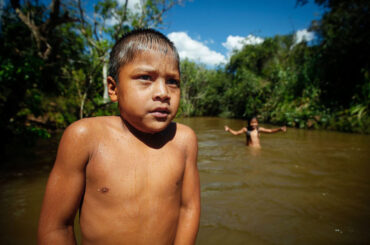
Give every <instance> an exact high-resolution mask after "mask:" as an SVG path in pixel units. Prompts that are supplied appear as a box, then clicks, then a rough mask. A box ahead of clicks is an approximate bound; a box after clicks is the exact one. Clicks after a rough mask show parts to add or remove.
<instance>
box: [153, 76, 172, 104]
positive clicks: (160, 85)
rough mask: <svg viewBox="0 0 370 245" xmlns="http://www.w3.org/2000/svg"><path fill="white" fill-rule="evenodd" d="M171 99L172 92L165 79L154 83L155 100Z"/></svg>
mask: <svg viewBox="0 0 370 245" xmlns="http://www.w3.org/2000/svg"><path fill="white" fill-rule="evenodd" d="M169 99H170V94H169V92H168V88H167V86H166V81H165V80H159V81H156V82H155V84H154V93H153V100H160V101H166V100H169Z"/></svg>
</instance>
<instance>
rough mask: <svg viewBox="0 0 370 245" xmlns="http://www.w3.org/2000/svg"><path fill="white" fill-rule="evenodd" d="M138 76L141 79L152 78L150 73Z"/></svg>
mask: <svg viewBox="0 0 370 245" xmlns="http://www.w3.org/2000/svg"><path fill="white" fill-rule="evenodd" d="M138 78H139V79H141V80H150V79H151V77H150V76H149V75H140V76H139V77H138Z"/></svg>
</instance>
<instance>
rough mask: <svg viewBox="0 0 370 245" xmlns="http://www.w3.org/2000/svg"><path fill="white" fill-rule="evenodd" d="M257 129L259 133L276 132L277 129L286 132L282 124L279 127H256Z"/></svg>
mask: <svg viewBox="0 0 370 245" xmlns="http://www.w3.org/2000/svg"><path fill="white" fill-rule="evenodd" d="M258 131H259V132H261V133H270V134H272V133H276V132H279V131H282V132H286V126H283V127H281V128H273V129H268V128H258Z"/></svg>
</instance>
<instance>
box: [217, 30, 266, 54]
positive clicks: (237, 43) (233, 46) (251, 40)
mask: <svg viewBox="0 0 370 245" xmlns="http://www.w3.org/2000/svg"><path fill="white" fill-rule="evenodd" d="M260 43H263V38H260V37H256V36H253V35H251V34H249V35H248V36H246V37H241V36H232V35H229V36H228V37H227V39H226V42H224V43H222V46H224V47H225V48H226V49H227V51H228V54H229V55H230V54H231V53H232V52H233V51H234V50H241V49H242V48H243V46H244V45H256V44H260Z"/></svg>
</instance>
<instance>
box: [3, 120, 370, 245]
mask: <svg viewBox="0 0 370 245" xmlns="http://www.w3.org/2000/svg"><path fill="white" fill-rule="evenodd" d="M178 121H179V122H181V123H184V124H187V125H189V126H190V127H192V128H193V129H194V130H195V132H196V133H197V136H198V141H199V157H198V166H199V171H200V177H201V190H202V216H201V225H200V231H199V235H198V240H197V244H247V243H249V244H318V243H319V244H338V243H340V244H343V243H346V244H359V243H367V244H368V243H370V232H369V230H370V195H369V193H370V165H369V163H370V161H369V159H370V153H369V151H368V149H370V136H368V135H356V134H345V133H338V132H326V131H309V130H298V129H288V132H287V133H277V134H269V135H263V134H262V135H261V145H262V149H259V150H258V149H253V148H248V147H246V146H245V137H244V136H232V135H230V134H228V133H225V132H224V130H223V125H225V124H227V125H229V126H230V127H231V128H235V129H236V128H241V127H243V126H244V125H245V122H244V121H241V120H231V119H220V118H189V119H179V120H178ZM57 140H58V138H57V137H56V138H55V139H53V141H52V143H51V144H50V141H48V142H40V144H39V145H38V147H37V148H36V149H28V151H26V152H22V153H18V152H17V151H15V152H14V157H13V158H12V159H11V160H6V162H3V163H2V166H1V168H0V183H1V184H2V185H1V186H2V191H1V192H0V197H1V204H0V205H1V207H0V214H1V219H0V225H1V229H0V244H35V243H36V230H37V219H38V214H39V211H40V204H41V200H42V195H43V192H44V188H45V183H46V179H47V175H48V173H49V171H50V168H51V164H52V161H53V159H54V157H55V150H56V147H57Z"/></svg>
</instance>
